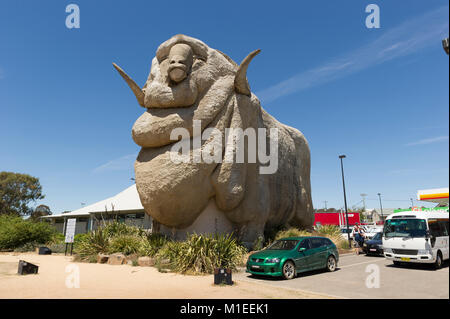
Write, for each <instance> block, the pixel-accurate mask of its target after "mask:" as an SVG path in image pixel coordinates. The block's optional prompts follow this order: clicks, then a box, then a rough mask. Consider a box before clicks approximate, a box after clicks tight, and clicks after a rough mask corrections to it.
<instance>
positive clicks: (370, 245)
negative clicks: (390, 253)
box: [363, 232, 384, 256]
mask: <svg viewBox="0 0 450 319" xmlns="http://www.w3.org/2000/svg"><path fill="white" fill-rule="evenodd" d="M382 235H383V232H378V233H376V234H375V236H373V238H372V239H369V240H366V241H365V242H364V244H363V251H364V253H365V254H366V255H382V256H384V255H383V240H382Z"/></svg>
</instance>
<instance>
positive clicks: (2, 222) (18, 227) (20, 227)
mask: <svg viewBox="0 0 450 319" xmlns="http://www.w3.org/2000/svg"><path fill="white" fill-rule="evenodd" d="M55 233H56V230H55V229H54V228H53V227H52V226H51V225H50V224H48V223H46V222H33V221H31V220H25V219H23V218H21V217H19V216H15V215H1V216H0V250H12V249H16V248H19V247H23V246H24V245H25V244H28V243H35V244H36V245H43V244H45V243H47V242H48V241H50V240H51V239H52V238H53V236H54V235H55Z"/></svg>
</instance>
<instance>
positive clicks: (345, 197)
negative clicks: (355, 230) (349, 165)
mask: <svg viewBox="0 0 450 319" xmlns="http://www.w3.org/2000/svg"><path fill="white" fill-rule="evenodd" d="M339 158H340V159H341V172H342V188H343V189H344V207H345V219H346V222H347V237H348V245H349V247H352V243H351V241H350V228H349V225H348V210H347V196H346V194H345V180H344V164H343V163H342V159H343V158H345V155H339Z"/></svg>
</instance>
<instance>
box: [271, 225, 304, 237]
mask: <svg viewBox="0 0 450 319" xmlns="http://www.w3.org/2000/svg"><path fill="white" fill-rule="evenodd" d="M304 236H311V233H310V232H308V231H306V230H300V229H298V228H295V227H291V228H289V229H286V230H281V231H279V232H278V233H277V234H276V235H275V239H280V238H285V237H304Z"/></svg>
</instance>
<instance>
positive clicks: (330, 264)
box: [327, 256, 337, 272]
mask: <svg viewBox="0 0 450 319" xmlns="http://www.w3.org/2000/svg"><path fill="white" fill-rule="evenodd" d="M336 267H337V262H336V258H334V256H329V257H328V259H327V270H328V271H331V272H333V271H335V270H336Z"/></svg>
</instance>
